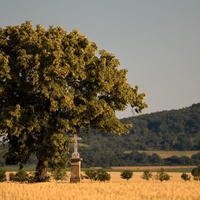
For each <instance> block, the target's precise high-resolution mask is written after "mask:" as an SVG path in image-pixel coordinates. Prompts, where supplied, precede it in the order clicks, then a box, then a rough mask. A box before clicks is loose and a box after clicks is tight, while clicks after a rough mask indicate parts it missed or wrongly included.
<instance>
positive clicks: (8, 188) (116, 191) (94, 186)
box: [0, 172, 200, 200]
mask: <svg viewBox="0 0 200 200" xmlns="http://www.w3.org/2000/svg"><path fill="white" fill-rule="evenodd" d="M110 174H111V180H110V181H109V182H105V183H103V182H90V181H89V180H85V179H84V180H82V182H81V183H78V184H70V183H69V180H66V181H63V182H56V181H52V182H50V183H37V184H20V183H10V182H4V183H0V191H1V193H0V199H4V200H18V199H20V200H25V199H26V200H27V199H30V200H40V199H42V200H47V199H48V200H53V199H60V200H62V199H67V200H74V199H78V200H87V199H90V200H101V199H104V200H112V199H115V200H122V199H123V200H124V199H126V200H134V199H138V200H140V199H141V200H143V199H153V200H155V199H162V200H164V199H166V200H171V199H176V200H178V199H180V200H184V199H191V200H197V199H199V197H200V184H199V182H198V181H193V180H192V181H190V182H185V181H183V180H182V179H181V178H180V175H181V174H180V173H169V175H170V176H171V179H170V181H166V182H162V183H161V182H160V181H158V180H150V181H146V180H143V179H141V175H142V172H134V175H133V178H131V179H130V180H129V181H126V180H123V179H121V178H120V172H110Z"/></svg>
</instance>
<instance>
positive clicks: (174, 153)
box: [138, 151, 200, 158]
mask: <svg viewBox="0 0 200 200" xmlns="http://www.w3.org/2000/svg"><path fill="white" fill-rule="evenodd" d="M138 152H139V153H146V154H147V155H152V154H153V153H156V154H158V155H159V156H160V157H161V158H169V157H171V156H177V157H181V156H188V157H191V156H192V155H193V154H197V153H199V152H200V151H138Z"/></svg>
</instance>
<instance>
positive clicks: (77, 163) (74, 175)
mask: <svg viewBox="0 0 200 200" xmlns="http://www.w3.org/2000/svg"><path fill="white" fill-rule="evenodd" d="M81 160H82V159H81V158H72V159H71V177H70V183H79V182H80V181H81V178H80V172H81Z"/></svg>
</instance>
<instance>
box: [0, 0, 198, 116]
mask: <svg viewBox="0 0 200 200" xmlns="http://www.w3.org/2000/svg"><path fill="white" fill-rule="evenodd" d="M26 20H30V21H32V24H33V25H35V24H41V25H42V26H44V27H46V28H48V26H49V25H53V26H62V27H63V28H64V29H65V30H67V31H68V32H70V31H71V30H72V29H78V30H80V32H81V34H83V35H86V36H87V37H88V38H89V39H90V40H92V41H94V42H95V43H96V44H97V45H98V47H99V49H105V50H107V51H109V52H110V53H113V54H115V55H116V57H117V58H118V59H119V60H120V63H121V67H120V68H121V69H122V68H126V69H128V71H129V72H128V76H127V77H128V82H129V83H130V84H131V85H132V86H135V85H139V86H140V90H141V92H145V93H146V94H147V98H146V102H147V103H148V104H149V108H148V109H145V110H144V113H151V112H156V111H162V110H171V109H179V108H183V107H187V106H190V105H192V104H193V103H199V102H200V0H123V1H122V0H71V1H70V0H54V1H53V0H48V1H47V0H46V1H45V0H34V1H33V0H0V26H1V27H2V28H5V27H6V26H7V25H19V24H21V23H23V22H25V21H26ZM131 115H132V113H131V110H130V109H127V110H126V111H124V112H122V113H117V116H118V117H119V118H123V117H129V116H131Z"/></svg>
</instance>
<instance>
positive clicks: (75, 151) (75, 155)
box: [72, 134, 81, 158]
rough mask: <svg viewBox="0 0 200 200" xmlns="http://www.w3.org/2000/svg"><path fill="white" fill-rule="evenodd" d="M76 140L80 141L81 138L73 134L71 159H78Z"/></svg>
mask: <svg viewBox="0 0 200 200" xmlns="http://www.w3.org/2000/svg"><path fill="white" fill-rule="evenodd" d="M78 140H81V138H80V137H78V135H77V134H74V152H73V153H72V158H79V153H78Z"/></svg>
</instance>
